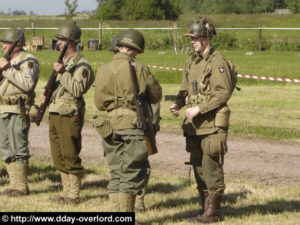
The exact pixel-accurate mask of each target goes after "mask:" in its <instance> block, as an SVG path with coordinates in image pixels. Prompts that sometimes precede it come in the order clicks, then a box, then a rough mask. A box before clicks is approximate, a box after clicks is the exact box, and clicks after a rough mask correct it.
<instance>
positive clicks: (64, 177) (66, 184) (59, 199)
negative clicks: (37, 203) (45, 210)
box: [49, 172, 70, 203]
mask: <svg viewBox="0 0 300 225" xmlns="http://www.w3.org/2000/svg"><path fill="white" fill-rule="evenodd" d="M60 177H61V183H62V186H63V190H62V191H61V193H60V194H59V195H57V196H54V197H50V198H49V201H50V202H56V203H63V201H64V199H65V198H66V197H67V196H68V193H69V191H70V184H69V183H70V182H69V176H68V174H67V173H64V172H60Z"/></svg>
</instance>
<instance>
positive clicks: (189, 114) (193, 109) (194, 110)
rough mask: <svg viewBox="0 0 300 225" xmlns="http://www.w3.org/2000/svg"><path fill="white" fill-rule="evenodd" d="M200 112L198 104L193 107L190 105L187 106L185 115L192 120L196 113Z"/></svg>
mask: <svg viewBox="0 0 300 225" xmlns="http://www.w3.org/2000/svg"><path fill="white" fill-rule="evenodd" d="M199 113H200V108H199V107H198V106H194V107H191V108H188V109H187V110H186V111H185V116H186V117H187V118H188V119H190V120H192V119H194V118H195V117H196V116H197V115H198V114H199Z"/></svg>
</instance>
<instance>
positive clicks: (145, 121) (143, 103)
mask: <svg viewBox="0 0 300 225" xmlns="http://www.w3.org/2000/svg"><path fill="white" fill-rule="evenodd" d="M129 68H130V75H131V81H132V86H133V93H134V103H135V107H136V113H137V117H138V124H137V128H139V129H142V130H143V131H144V138H145V141H146V145H147V150H148V154H149V155H154V154H155V153H157V152H158V150H157V146H156V140H155V131H154V127H153V124H152V110H151V105H150V104H149V103H148V102H147V100H146V99H145V98H143V96H140V95H139V85H138V80H137V76H136V70H135V67H134V66H133V65H132V64H131V62H129Z"/></svg>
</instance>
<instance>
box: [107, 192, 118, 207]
mask: <svg viewBox="0 0 300 225" xmlns="http://www.w3.org/2000/svg"><path fill="white" fill-rule="evenodd" d="M109 201H110V211H111V212H120V203H119V192H114V193H109Z"/></svg>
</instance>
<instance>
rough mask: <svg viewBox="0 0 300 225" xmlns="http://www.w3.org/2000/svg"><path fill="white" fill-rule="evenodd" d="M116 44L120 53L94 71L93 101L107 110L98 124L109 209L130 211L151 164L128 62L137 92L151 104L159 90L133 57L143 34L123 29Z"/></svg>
mask: <svg viewBox="0 0 300 225" xmlns="http://www.w3.org/2000/svg"><path fill="white" fill-rule="evenodd" d="M117 46H118V49H119V51H120V52H119V53H117V54H116V55H114V57H113V60H112V61H111V62H109V63H107V64H104V65H103V66H101V67H100V68H99V69H98V71H97V75H96V82H95V84H96V87H95V98H94V102H95V105H96V107H97V108H98V109H99V110H100V111H106V112H108V118H107V119H99V120H98V121H97V124H99V126H98V131H99V133H100V134H101V136H102V139H103V140H102V144H103V148H104V151H105V153H106V156H107V161H108V164H109V167H110V174H111V178H110V181H109V184H108V192H109V198H110V202H111V207H112V208H111V210H112V211H123V212H133V211H134V202H135V198H136V195H137V194H140V193H141V192H142V189H143V188H144V186H145V185H146V183H147V181H148V177H149V174H150V167H149V162H148V154H147V147H146V143H145V140H144V132H143V131H142V130H140V129H137V114H136V111H135V110H136V109H135V104H134V100H133V98H134V94H133V88H132V83H131V75H130V67H129V63H131V64H132V65H134V67H135V69H136V74H137V79H138V85H139V91H140V92H139V94H141V95H144V96H145V97H146V98H148V100H149V102H150V103H151V104H155V103H157V102H159V101H160V100H161V97H162V90H161V86H160V85H159V83H158V81H157V80H156V79H155V78H154V76H153V75H152V74H151V72H150V71H149V68H148V67H147V66H146V65H144V64H142V63H140V62H137V61H136V60H135V57H136V55H137V54H139V53H142V52H144V47H145V40H144V36H143V35H142V33H140V32H139V31H137V30H134V29H129V30H126V31H124V32H122V33H121V34H120V36H119V40H118V41H117Z"/></svg>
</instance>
